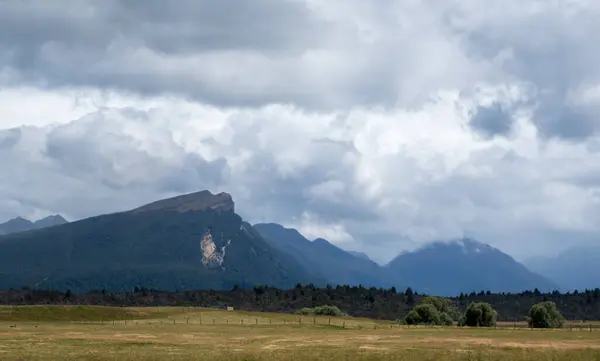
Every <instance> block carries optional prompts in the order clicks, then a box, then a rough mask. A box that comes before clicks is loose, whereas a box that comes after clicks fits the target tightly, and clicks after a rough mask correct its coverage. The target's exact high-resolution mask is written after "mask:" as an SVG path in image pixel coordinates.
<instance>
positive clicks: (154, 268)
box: [0, 191, 316, 291]
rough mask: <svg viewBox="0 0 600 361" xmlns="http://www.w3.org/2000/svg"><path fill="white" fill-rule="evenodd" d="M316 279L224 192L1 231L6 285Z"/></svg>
mask: <svg viewBox="0 0 600 361" xmlns="http://www.w3.org/2000/svg"><path fill="white" fill-rule="evenodd" d="M19 224H24V222H22V221H19ZM42 224H44V223H42ZM315 279H316V278H315V277H310V276H309V274H308V272H307V271H306V270H305V269H304V268H302V266H300V265H299V264H298V263H297V262H296V261H295V260H294V259H293V258H292V257H290V256H288V255H286V254H283V253H281V252H279V251H277V250H275V249H274V248H272V247H271V246H269V244H268V243H266V242H265V241H264V240H263V238H262V237H261V236H260V235H259V234H258V233H257V232H255V231H254V229H253V228H252V227H251V226H250V225H249V224H248V223H245V222H244V221H243V220H242V219H241V217H240V216H238V215H237V214H236V213H235V212H234V202H233V200H232V198H231V196H230V195H229V194H226V193H220V194H216V195H213V194H212V193H210V192H208V191H203V192H198V193H194V194H189V195H185V196H181V197H175V198H171V199H167V200H162V201H158V202H155V203H152V204H149V205H147V206H144V207H141V208H138V209H135V210H133V211H128V212H122V213H115V214H109V215H103V216H98V217H93V218H89V219H85V220H81V221H77V222H72V223H67V224H63V225H58V226H54V227H50V228H44V229H39V230H37V231H35V232H22V233H13V234H9V235H4V236H1V237H0V289H6V288H9V287H13V288H18V287H21V286H32V285H35V284H38V283H39V282H42V283H43V287H52V288H59V289H71V290H74V291H75V290H77V291H86V290H90V289H102V288H105V289H107V290H122V289H127V290H130V289H132V288H133V287H135V286H144V287H148V288H157V289H166V290H184V289H186V290H189V289H215V290H217V289H230V288H232V287H233V286H234V285H236V284H237V285H240V286H242V287H244V286H252V285H271V286H275V287H284V288H287V287H293V286H294V285H295V284H297V283H309V282H313V281H314V280H315Z"/></svg>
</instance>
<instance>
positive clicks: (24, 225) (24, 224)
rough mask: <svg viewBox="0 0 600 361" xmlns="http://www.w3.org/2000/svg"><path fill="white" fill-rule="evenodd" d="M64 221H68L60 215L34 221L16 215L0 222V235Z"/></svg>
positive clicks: (45, 226)
mask: <svg viewBox="0 0 600 361" xmlns="http://www.w3.org/2000/svg"><path fill="white" fill-rule="evenodd" d="M65 223H69V222H68V221H67V220H66V219H64V218H63V217H62V216H60V215H54V216H50V217H46V218H44V219H40V220H39V221H36V222H31V221H29V220H27V219H25V218H21V217H17V218H14V219H11V220H9V221H8V222H6V223H2V224H0V235H5V234H11V233H18V232H27V231H31V230H34V229H42V228H47V227H53V226H58V225H61V224H65Z"/></svg>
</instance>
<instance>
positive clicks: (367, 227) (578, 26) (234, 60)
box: [0, 0, 600, 262]
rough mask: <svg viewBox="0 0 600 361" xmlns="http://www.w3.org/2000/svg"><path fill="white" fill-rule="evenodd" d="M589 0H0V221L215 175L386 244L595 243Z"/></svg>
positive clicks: (527, 250) (596, 56) (307, 231)
mask: <svg viewBox="0 0 600 361" xmlns="http://www.w3.org/2000/svg"><path fill="white" fill-rule="evenodd" d="M599 20H600V2H598V1H594V0H554V1H547V0H488V1H485V2H483V1H480V0H431V1H416V0H398V1H394V0H378V1H369V2H367V1H362V0H253V1H246V0H224V1H212V0H173V1H169V2H165V1H158V0H147V1H131V0H104V1H92V0H65V1H61V2H58V1H46V0H18V1H17V0H4V1H0V167H1V168H2V170H3V171H2V172H0V220H8V219H10V218H13V217H16V216H23V217H26V218H30V219H37V218H40V217H43V216H46V215H49V214H55V213H60V214H62V215H64V216H65V217H67V218H68V219H70V220H76V219H81V218H85V217H89V216H94V215H98V214H103V213H107V212H114V211H121V210H127V209H131V208H134V207H136V206H139V205H141V204H145V203H148V202H150V201H154V200H157V199H161V198H165V197H169V196H173V195H178V194H183V193H189V192H195V191H199V190H204V189H209V190H211V191H213V192H221V191H225V192H228V193H230V194H232V196H233V198H234V200H235V202H236V210H237V212H238V213H239V214H240V215H242V217H244V218H245V219H246V220H248V221H250V222H252V223H256V222H277V223H281V224H284V225H286V226H289V227H295V228H297V229H299V230H300V231H301V232H302V233H303V234H304V235H305V236H307V237H308V238H311V239H312V238H317V237H322V238H326V239H328V240H330V241H331V242H332V243H334V244H337V245H339V246H340V247H342V248H345V249H348V250H358V251H364V252H366V253H367V254H368V255H369V256H371V257H372V258H373V259H375V260H377V261H380V262H385V261H388V260H390V259H391V258H393V257H394V256H395V255H396V254H397V253H398V252H400V251H403V250H411V249H415V248H417V247H419V246H421V245H423V244H426V243H428V242H431V241H439V240H449V239H455V238H458V237H464V236H467V237H473V238H476V239H478V240H480V241H482V242H485V243H489V244H491V245H492V246H494V247H497V248H499V249H501V250H503V251H505V252H507V253H509V254H511V255H513V256H514V257H516V258H518V259H523V258H527V257H530V256H538V255H550V254H553V253H555V252H559V251H561V250H563V249H566V248H569V247H574V246H578V245H583V244H589V243H594V242H596V243H598V242H600V240H598V235H599V234H600V233H599V231H600V230H599V228H600V133H599V130H600V118H599V114H600V67H599V66H598V64H599V63H600V47H598V46H597V45H596V41H597V40H596V39H595V34H598V33H600V21H599Z"/></svg>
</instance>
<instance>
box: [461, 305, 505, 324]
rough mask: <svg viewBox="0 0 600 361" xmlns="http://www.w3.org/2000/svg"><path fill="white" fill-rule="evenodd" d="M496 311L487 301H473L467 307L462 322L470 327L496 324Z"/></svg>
mask: <svg viewBox="0 0 600 361" xmlns="http://www.w3.org/2000/svg"><path fill="white" fill-rule="evenodd" d="M496 316H497V314H496V311H495V310H494V309H493V308H492V306H491V305H490V304H489V303H485V302H475V303H471V304H470V305H469V307H467V311H466V312H465V316H464V319H463V320H462V322H461V323H462V324H463V325H465V326H470V327H492V326H494V325H495V324H496Z"/></svg>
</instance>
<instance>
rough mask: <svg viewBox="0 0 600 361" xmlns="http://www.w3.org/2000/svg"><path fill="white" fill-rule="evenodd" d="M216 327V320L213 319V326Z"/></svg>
mask: <svg viewBox="0 0 600 361" xmlns="http://www.w3.org/2000/svg"><path fill="white" fill-rule="evenodd" d="M214 325H215V319H214V318H213V326H214Z"/></svg>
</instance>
